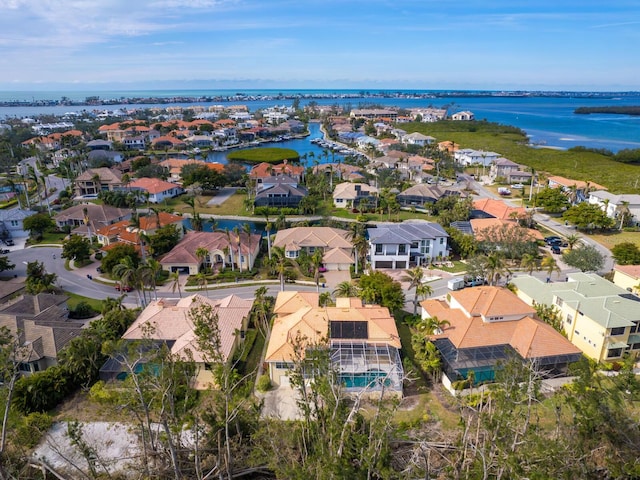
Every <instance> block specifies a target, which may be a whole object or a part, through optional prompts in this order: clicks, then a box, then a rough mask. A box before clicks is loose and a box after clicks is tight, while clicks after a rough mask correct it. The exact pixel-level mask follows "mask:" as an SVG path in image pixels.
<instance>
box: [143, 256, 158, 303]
mask: <svg viewBox="0 0 640 480" xmlns="http://www.w3.org/2000/svg"><path fill="white" fill-rule="evenodd" d="M138 270H139V275H140V279H141V281H142V282H143V284H144V283H148V284H150V285H151V288H152V289H153V298H154V300H158V291H157V282H158V275H159V274H160V271H161V270H162V265H161V264H160V262H159V261H157V260H154V259H153V258H148V259H147V261H146V262H145V263H143V264H142V265H140V266H139V267H138Z"/></svg>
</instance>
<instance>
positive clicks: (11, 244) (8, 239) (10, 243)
mask: <svg viewBox="0 0 640 480" xmlns="http://www.w3.org/2000/svg"><path fill="white" fill-rule="evenodd" d="M4 243H6V244H7V245H9V246H10V247H12V246H13V245H15V244H14V243H13V240H11V239H10V238H7V239H6V240H5V241H4Z"/></svg>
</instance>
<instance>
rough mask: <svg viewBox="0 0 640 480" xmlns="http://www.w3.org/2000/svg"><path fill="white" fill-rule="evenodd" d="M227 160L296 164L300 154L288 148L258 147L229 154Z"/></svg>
mask: <svg viewBox="0 0 640 480" xmlns="http://www.w3.org/2000/svg"><path fill="white" fill-rule="evenodd" d="M227 159H228V160H236V161H239V162H248V163H262V162H267V163H280V162H282V161H284V160H289V161H290V162H296V161H298V160H299V159H300V154H299V153H298V152H296V151H295V150H292V149H290V148H277V147H260V148H249V149H245V150H237V151H235V152H230V153H228V154H227Z"/></svg>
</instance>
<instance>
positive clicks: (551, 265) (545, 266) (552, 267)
mask: <svg viewBox="0 0 640 480" xmlns="http://www.w3.org/2000/svg"><path fill="white" fill-rule="evenodd" d="M540 268H542V270H544V271H545V272H547V278H548V279H551V274H552V273H553V272H556V273H557V274H558V278H560V274H561V273H562V270H560V267H559V266H558V263H557V262H556V259H555V258H553V257H551V256H548V257H544V258H543V259H542V262H541V263H540Z"/></svg>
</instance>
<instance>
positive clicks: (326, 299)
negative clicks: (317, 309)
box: [318, 292, 334, 307]
mask: <svg viewBox="0 0 640 480" xmlns="http://www.w3.org/2000/svg"><path fill="white" fill-rule="evenodd" d="M318 303H319V304H320V306H321V307H328V306H332V305H333V304H334V303H333V298H331V292H322V293H321V294H320V297H318Z"/></svg>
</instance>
